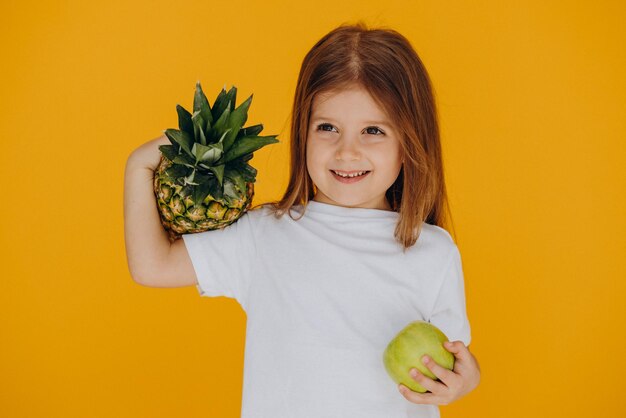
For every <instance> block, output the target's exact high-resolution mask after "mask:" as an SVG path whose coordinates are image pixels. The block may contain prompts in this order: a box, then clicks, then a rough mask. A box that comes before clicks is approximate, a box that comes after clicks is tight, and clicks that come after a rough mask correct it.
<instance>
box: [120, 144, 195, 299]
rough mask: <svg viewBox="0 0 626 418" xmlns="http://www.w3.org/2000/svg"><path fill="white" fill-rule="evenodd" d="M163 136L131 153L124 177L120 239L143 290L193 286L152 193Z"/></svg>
mask: <svg viewBox="0 0 626 418" xmlns="http://www.w3.org/2000/svg"><path fill="white" fill-rule="evenodd" d="M168 144H170V142H169V140H168V139H167V137H166V136H165V135H162V136H160V137H159V138H156V139H153V140H152V141H148V142H146V143H145V144H143V145H141V146H140V147H139V148H137V149H135V150H134V151H133V152H132V153H131V155H130V156H129V157H128V160H127V161H126V170H125V174H124V239H125V242H126V258H127V262H128V268H129V270H130V274H131V277H132V278H133V280H134V281H135V282H137V283H139V284H141V285H144V286H153V287H181V286H192V285H195V284H197V278H196V273H195V271H194V268H193V265H192V263H191V259H190V257H189V254H188V252H187V249H186V247H185V244H184V242H183V240H182V239H178V240H176V241H175V242H174V243H172V244H170V241H169V239H168V235H167V232H166V231H165V229H164V228H163V226H162V225H161V221H160V219H159V212H158V210H157V206H156V197H155V195H154V191H153V178H154V170H155V169H156V167H157V166H158V164H159V160H160V158H161V154H160V151H159V148H158V147H159V146H160V145H168Z"/></svg>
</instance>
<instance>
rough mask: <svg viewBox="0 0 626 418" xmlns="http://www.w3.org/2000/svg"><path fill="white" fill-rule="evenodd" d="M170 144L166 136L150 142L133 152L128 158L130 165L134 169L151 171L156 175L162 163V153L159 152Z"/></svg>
mask: <svg viewBox="0 0 626 418" xmlns="http://www.w3.org/2000/svg"><path fill="white" fill-rule="evenodd" d="M169 144H170V141H169V139H167V136H165V135H161V136H160V137H158V138H156V139H153V140H152V141H148V142H146V143H145V144H142V145H141V146H140V147H138V148H137V149H135V151H133V153H132V154H131V155H130V157H129V158H128V164H129V165H130V164H132V165H133V167H138V168H147V169H150V171H151V172H152V173H154V171H155V170H156V168H157V166H158V165H159V162H160V161H161V151H160V150H159V146H161V145H169Z"/></svg>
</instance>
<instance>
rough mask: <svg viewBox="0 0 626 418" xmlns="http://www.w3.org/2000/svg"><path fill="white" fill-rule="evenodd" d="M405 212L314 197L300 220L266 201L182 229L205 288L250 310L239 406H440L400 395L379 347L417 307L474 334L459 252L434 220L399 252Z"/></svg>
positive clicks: (305, 414)
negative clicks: (211, 223) (229, 217)
mask: <svg viewBox="0 0 626 418" xmlns="http://www.w3.org/2000/svg"><path fill="white" fill-rule="evenodd" d="M301 213H302V207H301V206H296V207H294V208H292V215H293V216H294V218H298V217H299V216H300V214H301ZM398 218H399V214H398V213H396V212H392V211H385V210H380V209H369V208H348V207H344V206H336V205H331V204H327V203H321V202H317V201H314V200H313V201H309V202H308V205H307V207H306V211H305V214H304V216H303V217H302V218H301V219H298V220H293V219H291V218H290V217H289V214H288V213H285V214H284V215H283V216H282V218H280V219H276V218H275V217H274V216H273V214H272V213H271V212H270V208H269V207H268V206H267V205H265V206H261V207H259V208H255V209H254V210H250V211H248V212H246V213H245V214H244V215H242V216H241V218H239V219H238V220H237V221H236V222H235V223H233V224H231V225H229V226H228V227H226V228H224V229H218V230H213V231H207V232H201V233H196V234H186V235H183V239H184V242H185V245H186V247H187V250H188V252H189V255H190V257H191V261H192V263H193V266H194V269H195V271H196V275H197V277H198V286H197V288H198V291H199V292H200V294H201V296H226V297H231V298H235V299H236V300H237V301H238V302H239V303H240V305H241V306H242V308H243V309H244V310H245V312H246V315H247V325H246V345H245V355H244V376H243V399H242V412H241V416H242V418H338V417H350V418H353V417H359V418H400V417H402V418H407V417H411V418H417V417H419V418H427V417H428V418H431V417H432V418H435V417H439V416H440V415H439V407H438V406H437V405H418V404H414V403H411V402H409V401H408V400H407V399H405V398H404V397H403V396H402V394H401V393H400V392H399V391H398V388H397V384H396V383H395V382H394V381H393V380H391V378H390V377H389V375H387V373H386V371H385V369H384V365H383V361H382V356H383V351H384V349H385V347H386V346H387V344H388V343H389V341H391V339H392V338H393V337H394V336H395V335H396V334H397V333H398V332H399V331H400V330H401V329H402V328H404V326H406V325H407V324H408V323H409V322H411V321H414V320H418V319H419V320H426V321H430V322H431V323H432V324H434V325H436V326H437V327H438V328H439V329H441V330H442V331H443V332H444V333H445V334H446V336H447V337H448V339H449V340H450V341H455V340H461V341H463V343H464V344H465V345H469V343H470V338H471V336H470V325H469V321H468V318H467V315H466V307H465V290H464V280H463V271H462V266H461V257H460V254H459V251H458V248H457V246H456V244H455V243H454V241H453V240H452V238H451V236H450V234H448V232H447V231H446V230H445V229H443V228H440V227H438V226H434V225H430V224H427V223H424V224H423V226H422V232H421V235H420V237H419V239H418V241H417V242H416V243H415V245H413V246H412V247H410V248H409V249H407V252H406V253H405V254H403V253H402V246H401V245H400V243H398V242H397V241H396V240H395V238H394V236H393V231H394V228H395V225H396V222H397V220H398ZM417 361H419V359H417V358H416V362H417Z"/></svg>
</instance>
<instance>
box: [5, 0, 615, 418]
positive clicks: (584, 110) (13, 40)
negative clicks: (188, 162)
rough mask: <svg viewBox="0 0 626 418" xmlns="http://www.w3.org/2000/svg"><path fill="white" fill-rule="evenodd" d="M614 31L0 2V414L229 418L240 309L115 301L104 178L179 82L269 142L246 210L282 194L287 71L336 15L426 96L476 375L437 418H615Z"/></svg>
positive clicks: (590, 16)
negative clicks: (411, 65) (398, 58)
mask: <svg viewBox="0 0 626 418" xmlns="http://www.w3.org/2000/svg"><path fill="white" fill-rule="evenodd" d="M625 18H626V7H625V6H624V3H623V2H621V1H594V2H592V1H587V2H573V1H560V2H544V1H525V2H500V1H399V0H398V1H394V0H385V1H383V2H380V1H363V0H359V1H345V2H338V1H335V0H333V1H325V0H322V1H315V2H292V1H270V2H268V1H257V2H241V1H240V2H222V1H219V2H218V1H210V2H208V1H195V2H189V1H188V2H171V1H151V2H148V1H144V2H128V1H121V0H112V1H107V2H79V1H63V2H62V1H56V2H52V1H32V0H30V1H20V2H17V1H8V2H7V1H3V2H2V5H1V6H0V21H1V23H2V24H1V25H0V31H1V32H0V33H1V49H0V50H1V52H0V53H1V54H2V65H1V66H0V71H2V74H1V75H2V78H1V80H2V81H1V84H0V85H1V86H2V87H1V90H0V94H1V103H0V106H1V108H0V115H1V116H0V117H1V129H2V131H1V132H2V148H1V149H2V164H0V174H1V176H2V180H3V181H2V196H3V198H2V204H0V211H1V216H0V219H1V222H2V225H1V231H2V232H1V242H0V245H1V246H2V252H1V253H2V258H3V262H2V268H3V272H2V279H1V281H0V332H1V335H0V416H2V417H11V418H17V417H237V416H238V415H239V410H240V402H241V384H242V371H243V348H244V338H245V321H246V318H245V313H244V312H243V311H242V310H241V309H240V307H239V305H238V304H237V302H236V301H234V300H233V299H227V298H223V297H220V298H214V299H209V298H200V297H199V295H198V293H197V291H196V289H195V288H194V287H187V288H180V289H156V288H148V287H142V286H139V285H138V284H136V283H135V282H133V280H132V279H131V277H130V275H129V272H128V267H127V264H126V256H125V250H124V236H123V175H124V165H125V162H126V159H127V157H128V155H129V153H130V152H131V151H132V150H133V149H134V148H136V147H137V146H139V145H140V144H141V143H143V142H146V141H148V140H150V139H153V138H155V137H157V136H159V135H161V132H162V130H163V129H165V128H177V116H176V110H175V105H176V104H177V103H180V104H181V105H182V106H183V107H185V108H186V109H190V108H191V107H192V99H193V91H194V85H195V81H196V80H200V81H201V83H202V85H203V88H204V90H205V92H206V93H207V96H208V97H209V99H210V100H211V101H212V100H213V99H214V97H215V95H216V94H217V93H218V91H219V89H221V88H222V86H223V85H224V84H226V85H227V87H230V86H231V85H233V84H234V85H236V86H237V88H238V90H239V95H238V98H239V100H238V103H239V102H240V101H241V100H243V99H245V98H246V97H248V96H249V95H250V94H252V93H254V100H253V102H252V106H251V108H250V112H249V115H250V117H249V119H248V124H255V123H261V122H262V123H263V124H264V125H265V130H264V133H263V134H264V135H266V134H267V135H269V134H279V137H278V139H279V140H281V142H280V143H279V144H273V145H269V146H267V147H265V148H263V149H262V150H260V151H258V152H256V153H255V157H254V159H253V160H252V164H253V166H255V167H256V168H257V169H258V172H259V174H258V177H257V183H256V189H255V190H256V195H255V200H254V202H255V204H256V203H259V202H263V201H268V200H270V199H277V198H279V197H280V196H281V195H282V192H283V191H284V188H285V186H286V184H287V167H288V144H289V138H288V135H289V125H288V122H289V121H288V118H289V112H290V110H291V101H292V99H293V94H294V88H295V82H296V78H297V75H298V70H299V66H300V63H301V61H302V59H303V57H304V55H305V54H306V52H307V51H308V50H309V48H310V47H311V46H312V45H313V44H314V43H315V41H317V40H318V39H319V38H320V37H321V36H322V35H324V34H325V33H327V32H328V31H329V30H331V29H332V28H334V27H335V26H337V25H338V24H340V23H342V22H354V21H356V20H357V19H363V20H364V21H365V22H366V23H368V24H371V25H379V24H380V25H385V26H389V27H392V28H394V29H396V30H398V31H399V32H401V33H403V34H404V35H405V36H407V37H408V38H409V39H410V41H411V42H412V43H413V45H414V47H415V48H416V50H417V52H418V53H419V54H420V56H421V58H422V59H423V61H424V63H425V65H426V67H427V68H428V70H429V72H430V74H431V77H432V80H433V83H434V86H435V90H436V94H437V100H438V105H439V110H440V113H441V124H442V135H443V138H442V141H443V148H444V158H445V165H446V172H447V180H448V187H449V191H450V198H451V205H452V211H453V216H454V222H455V223H454V226H455V231H456V236H457V238H458V245H459V248H460V250H461V254H462V258H463V264H464V272H465V280H466V294H467V309H468V314H469V317H470V322H471V325H472V343H471V349H472V352H473V353H474V355H476V357H477V358H478V361H479V362H480V365H481V368H482V380H481V383H480V385H479V387H478V388H477V389H476V390H475V391H474V392H472V393H470V394H469V395H467V396H466V397H464V398H462V399H460V400H458V401H457V402H454V403H453V404H451V405H449V406H443V407H441V410H442V416H443V417H449V418H452V417H481V418H488V417H507V418H514V417H523V418H527V417H556V416H563V417H592V416H593V417H623V416H625V415H626V400H625V399H626V398H625V397H624V396H623V384H624V380H623V375H624V372H625V371H626V367H625V366H626V360H625V356H624V354H623V353H624V346H625V345H626V339H625V338H624V331H626V326H625V325H626V324H625V318H626V304H625V303H624V296H625V290H626V285H625V280H624V279H625V278H626V260H625V257H624V255H625V254H624V253H625V249H626V242H625V241H626V239H625V236H626V221H625V220H624V215H625V214H626V210H625V209H626V207H625V206H626V205H625V202H626V200H625V198H624V191H625V190H626V173H625V169H624V165H625V163H626V149H625V148H626V145H625V144H626V141H625V139H626V136H625V135H624V134H625V132H626V129H625V122H624V116H625V115H626V87H625V86H626V84H625V83H624V76H625V74H626V53H625V52H624V51H625V48H624V43H625V40H626V36H625V35H626V31H625V29H624V25H623V22H624V20H625ZM279 256H280V255H279V254H277V257H279ZM390 384H392V382H391V380H390ZM277 390H280V388H277Z"/></svg>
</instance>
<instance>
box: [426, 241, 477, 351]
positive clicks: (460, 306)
mask: <svg viewBox="0 0 626 418" xmlns="http://www.w3.org/2000/svg"><path fill="white" fill-rule="evenodd" d="M429 322H430V323H431V324H433V325H435V326H436V327H437V328H439V329H440V330H441V331H442V332H443V333H444V334H446V336H447V337H448V339H449V340H450V341H458V340H460V341H463V343H464V344H465V345H466V346H468V345H469V344H470V341H471V338H472V337H471V329H470V323H469V319H468V318H467V312H466V303H465V283H464V278H463V266H462V262H461V254H460V253H459V249H458V247H457V246H456V244H455V245H454V247H453V249H452V253H451V255H450V257H448V262H447V266H446V267H445V269H444V275H443V277H442V280H441V288H440V289H439V293H438V296H437V298H436V300H435V304H434V308H433V310H432V313H431V315H430V318H429Z"/></svg>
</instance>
